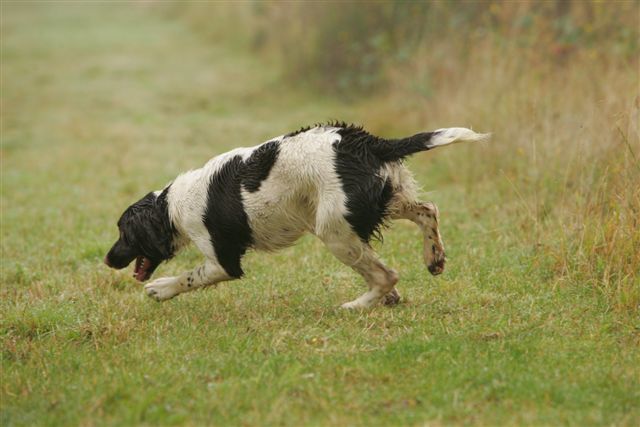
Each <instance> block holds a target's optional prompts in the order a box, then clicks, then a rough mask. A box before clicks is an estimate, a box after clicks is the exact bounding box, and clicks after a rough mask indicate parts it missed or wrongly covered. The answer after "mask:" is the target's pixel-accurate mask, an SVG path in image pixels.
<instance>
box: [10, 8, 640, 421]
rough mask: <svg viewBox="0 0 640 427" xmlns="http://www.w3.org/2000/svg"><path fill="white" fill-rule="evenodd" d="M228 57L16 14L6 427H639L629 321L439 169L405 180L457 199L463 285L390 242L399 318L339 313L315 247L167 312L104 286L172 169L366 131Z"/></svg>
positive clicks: (397, 236) (130, 292)
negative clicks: (135, 211)
mask: <svg viewBox="0 0 640 427" xmlns="http://www.w3.org/2000/svg"><path fill="white" fill-rule="evenodd" d="M224 43H225V42H224V40H221V41H220V44H219V45H212V44H211V43H205V42H204V41H203V40H201V39H199V38H198V37H197V36H196V35H194V34H192V33H190V32H189V30H188V29H186V28H185V27H183V26H181V25H179V24H178V23H176V22H172V21H171V20H170V19H169V18H166V17H165V18H163V17H162V16H161V15H160V14H159V13H157V11H156V10H155V9H150V8H148V7H146V6H145V4H144V3H142V4H139V5H138V4H128V3H127V4H124V3H118V4H112V5H108V4H80V3H65V4H54V3H26V2H12V3H10V2H3V4H2V152H1V155H2V193H1V197H2V199H1V200H2V211H1V212H2V234H1V235H2V260H1V262H2V264H1V265H2V286H1V296H2V298H1V303H0V304H1V305H0V307H1V309H2V320H1V324H0V339H1V340H2V386H1V387H2V388H1V396H0V397H1V402H0V410H1V415H0V420H1V422H2V424H3V425H73V424H82V425H93V424H101V425H102V424H104V425H126V424H139V423H146V424H151V425H155V424H194V425H201V424H215V425H270V424H276V425H292V426H293V425H296V426H297V425H301V424H313V425H350V424H361V425H398V424H407V425H423V424H425V423H427V424H429V423H432V424H435V425H439V424H465V423H479V424H488V425H494V424H518V425H527V424H531V425H540V424H573V425H587V424H591V425H611V424H615V425H637V424H638V422H639V421H640V409H639V402H640V380H639V378H640V368H639V366H640V364H639V361H640V359H639V351H638V335H637V327H638V325H637V323H633V322H629V321H623V320H621V319H620V318H618V317H617V316H616V315H615V314H614V313H612V312H611V311H610V310H609V309H608V307H607V306H606V301H605V300H604V299H603V298H601V296H600V295H598V293H597V292H596V291H594V290H593V289H592V288H588V287H583V286H580V284H576V283H564V282H562V281H560V280H557V279H556V278H554V276H553V275H552V274H549V273H548V270H547V269H546V268H545V264H544V263H545V261H544V260H541V259H540V258H539V257H537V256H536V251H535V245H531V244H529V243H527V242H523V241H522V240H521V239H520V238H519V236H518V230H517V229H514V227H513V223H514V222H513V219H512V216H513V211H512V210H510V208H509V206H498V205H497V204H496V203H494V202H495V201H494V200H492V198H491V192H490V191H486V192H482V191H481V190H490V188H491V182H490V181H489V182H486V183H466V185H460V184H455V185H454V184H451V185H445V182H444V181H446V180H445V179H444V178H443V174H442V171H443V169H446V167H447V166H449V167H450V166H451V165H452V164H455V162H453V163H451V162H449V163H447V162H445V163H442V162H440V163H438V162H439V161H438V160H437V159H438V157H437V156H438V155H439V154H434V155H433V156H432V155H431V154H430V153H429V154H425V155H420V156H417V157H416V158H415V159H413V160H412V162H411V167H412V169H413V170H415V171H416V172H417V176H418V179H419V181H420V182H421V183H423V184H425V185H426V186H427V187H429V186H428V184H429V183H433V182H438V183H442V185H441V186H440V187H439V191H437V192H435V193H432V194H431V197H432V199H433V200H434V201H435V202H436V203H437V204H438V205H439V206H440V209H441V211H442V215H443V224H442V228H443V230H442V231H443V233H444V237H445V241H446V243H447V247H448V254H449V264H448V270H447V272H446V273H445V274H444V275H443V276H441V277H439V278H438V279H433V278H432V277H430V276H429V275H428V273H427V272H426V269H425V268H424V267H423V266H422V265H421V263H420V246H421V242H420V238H419V236H418V233H417V230H415V229H414V228H413V227H411V226H410V225H408V224H398V225H397V226H396V227H394V229H393V230H391V231H389V232H388V233H387V237H386V240H385V244H384V246H382V247H381V253H382V255H383V256H384V257H385V259H386V260H387V261H388V263H389V265H392V266H394V267H395V268H397V269H398V270H399V271H400V273H401V282H400V289H401V292H402V293H403V295H404V296H405V302H404V303H403V304H401V305H400V306H399V307H397V308H394V309H387V308H378V309H375V310H372V311H369V312H361V313H351V312H344V311H340V310H338V309H337V307H338V306H339V304H340V303H342V302H344V301H347V300H349V299H351V298H353V297H354V296H356V295H358V294H359V293H360V291H361V286H362V285H361V283H360V281H359V278H358V277H357V276H356V275H354V274H353V273H352V272H350V271H348V270H347V269H346V268H344V267H343V266H341V265H340V264H339V263H338V262H336V261H335V260H333V259H332V258H331V256H330V255H329V254H327V253H326V251H324V250H323V248H322V246H321V245H320V244H318V243H317V242H316V241H314V240H313V239H312V238H306V239H303V241H302V242H301V243H300V244H299V245H298V246H296V247H295V248H291V249H289V250H286V251H283V252H280V253H278V254H271V255H269V254H251V255H249V256H248V257H247V259H246V261H245V266H246V268H245V270H246V271H247V273H248V274H247V277H246V278H245V279H243V280H242V281H239V282H235V283H228V284H224V285H221V286H220V287H219V288H218V289H215V290H214V289H209V290H205V291H202V292H194V293H192V294H187V295H184V296H181V297H179V298H177V299H175V300H172V301H169V302H167V303H164V304H158V303H155V302H154V301H151V300H148V299H146V298H145V297H144V296H143V294H142V291H141V286H140V285H139V284H138V283H135V282H134V281H133V280H132V279H131V278H130V277H129V275H130V272H128V271H123V272H113V271H110V270H108V269H107V268H106V267H105V266H103V265H102V263H101V260H102V257H103V255H104V253H105V252H106V250H107V249H108V248H109V246H110V244H111V242H112V240H114V239H115V238H116V234H117V231H116V228H115V222H116V220H117V218H118V215H119V214H120V212H121V211H122V210H123V208H125V207H126V206H127V205H128V204H129V203H130V202H131V201H133V200H136V199H137V198H138V197H139V196H141V195H143V194H145V193H146V192H147V191H150V190H152V189H157V188H160V187H162V186H163V185H164V184H165V183H166V182H167V181H169V180H170V179H172V178H173V177H174V176H175V175H176V174H177V173H179V172H180V171H183V170H186V169H188V168H192V167H197V166H199V165H201V164H202V163H204V162H205V161H206V160H207V159H208V158H209V157H211V156H212V155H214V154H216V153H220V152H222V151H225V150H226V149H228V148H231V147H234V146H239V145H254V144H256V143H258V142H260V141H263V140H265V139H267V138H268V137H271V136H274V135H277V134H281V133H283V132H286V131H288V130H291V129H293V128H295V127H297V126H300V125H302V124H307V123H311V122H314V121H317V120H324V119H328V118H345V119H347V120H349V119H353V120H362V119H364V117H361V116H360V114H361V113H359V111H360V110H358V109H355V110H352V109H351V108H349V107H348V106H344V105H340V104H337V103H335V102H332V101H330V100H322V99H317V98H311V97H305V96H304V95H301V94H300V93H293V92H291V91H288V90H287V89H286V88H284V87H283V86H282V85H281V84H279V83H277V73H276V72H275V71H274V70H273V69H270V68H269V67H268V66H266V65H265V64H263V63H261V62H260V61H259V60H258V59H257V58H254V57H252V56H251V55H249V54H248V53H245V52H244V51H242V50H240V49H238V48H237V47H235V46H228V45H225V44H224ZM456 149H457V150H460V151H458V153H459V154H450V153H446V154H444V153H443V154H442V156H443V157H442V158H448V159H449V160H451V157H447V156H456V155H460V156H464V155H469V154H470V153H472V150H473V149H474V148H470V147H460V148H456ZM453 159H454V160H455V157H453ZM430 165H433V167H429V166H430ZM198 259H199V255H198V254H197V253H196V252H195V251H192V250H190V251H187V252H186V253H184V254H182V255H180V256H179V257H178V258H177V259H175V260H173V261H172V262H171V263H169V264H167V265H165V266H163V267H161V268H160V269H159V271H158V272H157V273H156V275H157V276H159V275H166V274H174V273H177V272H179V271H182V270H184V269H185V268H187V267H189V266H192V265H194V263H196V262H198Z"/></svg>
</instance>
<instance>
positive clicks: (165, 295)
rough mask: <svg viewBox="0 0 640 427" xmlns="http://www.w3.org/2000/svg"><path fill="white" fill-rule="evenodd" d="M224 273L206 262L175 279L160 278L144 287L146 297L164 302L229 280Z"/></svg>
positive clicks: (220, 268)
mask: <svg viewBox="0 0 640 427" xmlns="http://www.w3.org/2000/svg"><path fill="white" fill-rule="evenodd" d="M231 279H232V277H230V276H229V275H228V274H227V272H226V271H224V269H223V268H222V267H220V266H218V265H217V264H215V263H213V262H211V261H207V262H205V263H204V264H203V265H201V266H200V267H197V268H195V269H193V270H191V271H188V272H186V273H182V274H181V275H179V276H176V277H161V278H159V279H156V280H154V281H153V282H150V283H148V284H146V285H145V286H144V291H145V292H146V293H147V295H148V296H149V297H151V298H153V299H155V300H156V301H164V300H168V299H170V298H173V297H175V296H176V295H178V294H181V293H183V292H189V291H193V290H195V289H198V288H201V287H203V286H209V285H214V284H216V283H218V282H222V281H224V280H231Z"/></svg>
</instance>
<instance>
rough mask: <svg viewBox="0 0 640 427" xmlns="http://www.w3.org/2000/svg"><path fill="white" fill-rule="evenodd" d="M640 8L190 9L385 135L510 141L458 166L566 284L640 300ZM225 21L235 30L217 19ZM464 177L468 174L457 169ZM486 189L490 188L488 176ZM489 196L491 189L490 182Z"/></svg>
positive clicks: (624, 301)
mask: <svg viewBox="0 0 640 427" xmlns="http://www.w3.org/2000/svg"><path fill="white" fill-rule="evenodd" d="M639 5H640V3H639V2H637V1H619V2H595V1H594V2H585V1H560V0H558V1H548V2H533V1H531V2H529V1H520V2H499V1H488V2H462V3H459V2H429V3H423V2H372V3H363V2H340V3H332V2H313V3H309V2H304V3H288V2H287V3H281V2H272V3H254V4H247V3H243V4H235V5H232V4H224V5H220V4H217V5H212V4H200V3H192V4H188V5H185V4H174V5H173V6H171V8H169V9H165V10H170V12H171V14H172V16H176V15H178V16H181V17H182V18H183V19H185V20H186V21H187V22H189V23H190V24H191V25H192V26H193V27H194V28H196V29H197V30H198V31H199V32H201V33H202V34H203V35H204V36H205V37H211V38H218V37H232V38H233V39H234V40H235V41H237V42H238V46H240V47H243V48H251V49H254V50H255V51H256V52H257V53H259V54H261V55H262V57H263V58H264V59H265V61H270V62H271V63H272V64H273V63H277V64H279V65H280V67H281V69H282V75H283V83H284V82H286V84H287V85H291V84H297V85H298V86H301V87H303V88H305V89H306V90H309V91H310V92H312V93H313V96H316V97H317V96H332V97H335V98H338V99H341V100H344V101H345V102H352V103H354V105H357V108H358V109H359V111H362V112H363V114H364V115H366V117H367V120H368V121H369V124H370V125H372V126H373V128H374V129H373V130H377V131H386V132H393V131H398V132H400V131H401V130H402V129H406V128H431V127H434V126H438V127H444V126H447V125H458V124H463V125H473V126H476V127H477V128H479V129H480V130H482V131H485V130H491V131H493V132H494V133H495V140H494V142H493V143H492V144H490V145H488V146H487V147H486V148H485V149H484V150H482V151H481V152H480V153H479V154H478V155H477V156H476V157H474V158H468V159H460V158H455V159H450V161H451V162H455V165H454V164H453V163H452V164H451V166H455V167H451V168H448V169H447V170H448V171H449V172H444V173H448V174H449V176H447V177H446V178H447V180H448V182H459V183H463V184H464V183H467V184H468V185H470V184H469V183H478V182H486V183H487V185H486V186H485V187H484V188H486V190H487V191H492V192H497V193H498V195H499V198H500V200H501V201H503V202H504V203H505V205H506V204H512V203H513V202H512V201H513V200H515V201H516V202H515V204H516V206H515V208H513V210H512V211H510V213H509V215H516V216H517V218H518V221H519V223H520V226H519V227H518V228H517V229H514V230H512V232H513V233H515V234H517V238H518V239H520V240H521V241H522V243H523V244H530V245H532V246H533V247H534V248H535V256H536V257H539V258H540V263H541V264H543V265H545V266H546V268H549V269H551V270H552V273H553V274H554V276H555V279H556V280H557V283H559V284H566V285H572V286H589V287H594V288H595V289H598V290H600V291H601V292H602V293H603V294H604V295H606V297H607V301H609V302H610V305H611V307H612V308H614V309H616V310H619V311H621V312H627V313H637V311H638V310H639V309H640V232H639V231H638V230H639V227H638V225H639V224H638V222H639V218H640V130H639V125H638V123H639V120H638V116H639V111H640V110H639V108H640V98H639V95H638V90H639V88H640V79H639V75H638V65H639V63H638V61H639V56H638V52H639V45H638V40H639V31H638V29H639V28H640V22H639V21H640V18H639V16H640V6H639ZM213 13H215V14H225V15H227V16H228V17H229V19H228V22H229V23H230V27H234V28H236V29H237V28H244V29H246V31H233V28H221V27H216V28H211V27H210V26H207V25H206V22H207V19H206V17H207V16H210V14H213ZM453 172H455V173H453ZM474 185H476V184H474ZM474 188H476V189H477V187H474Z"/></svg>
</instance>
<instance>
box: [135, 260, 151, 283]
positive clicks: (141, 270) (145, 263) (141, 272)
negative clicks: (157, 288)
mask: <svg viewBox="0 0 640 427" xmlns="http://www.w3.org/2000/svg"><path fill="white" fill-rule="evenodd" d="M136 267H137V268H136V271H135V276H136V279H137V280H138V281H140V282H143V281H144V280H145V279H146V278H147V270H149V267H151V261H149V260H148V259H147V258H144V257H143V258H142V263H141V264H140V266H139V267H138V265H136Z"/></svg>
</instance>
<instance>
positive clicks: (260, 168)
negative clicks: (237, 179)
mask: <svg viewBox="0 0 640 427" xmlns="http://www.w3.org/2000/svg"><path fill="white" fill-rule="evenodd" d="M279 153H280V143H279V142H278V141H269V142H266V143H264V144H262V145H261V146H259V147H258V148H257V149H256V150H255V151H254V152H253V153H251V156H249V158H248V159H247V160H246V161H245V162H244V172H243V173H242V186H243V187H244V188H245V189H246V190H247V191H250V192H251V193H255V192H256V191H258V190H259V189H260V185H261V184H262V181H264V180H265V179H267V178H268V177H269V172H271V168H272V167H273V165H274V164H275V162H276V160H277V159H278V154H279Z"/></svg>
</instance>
